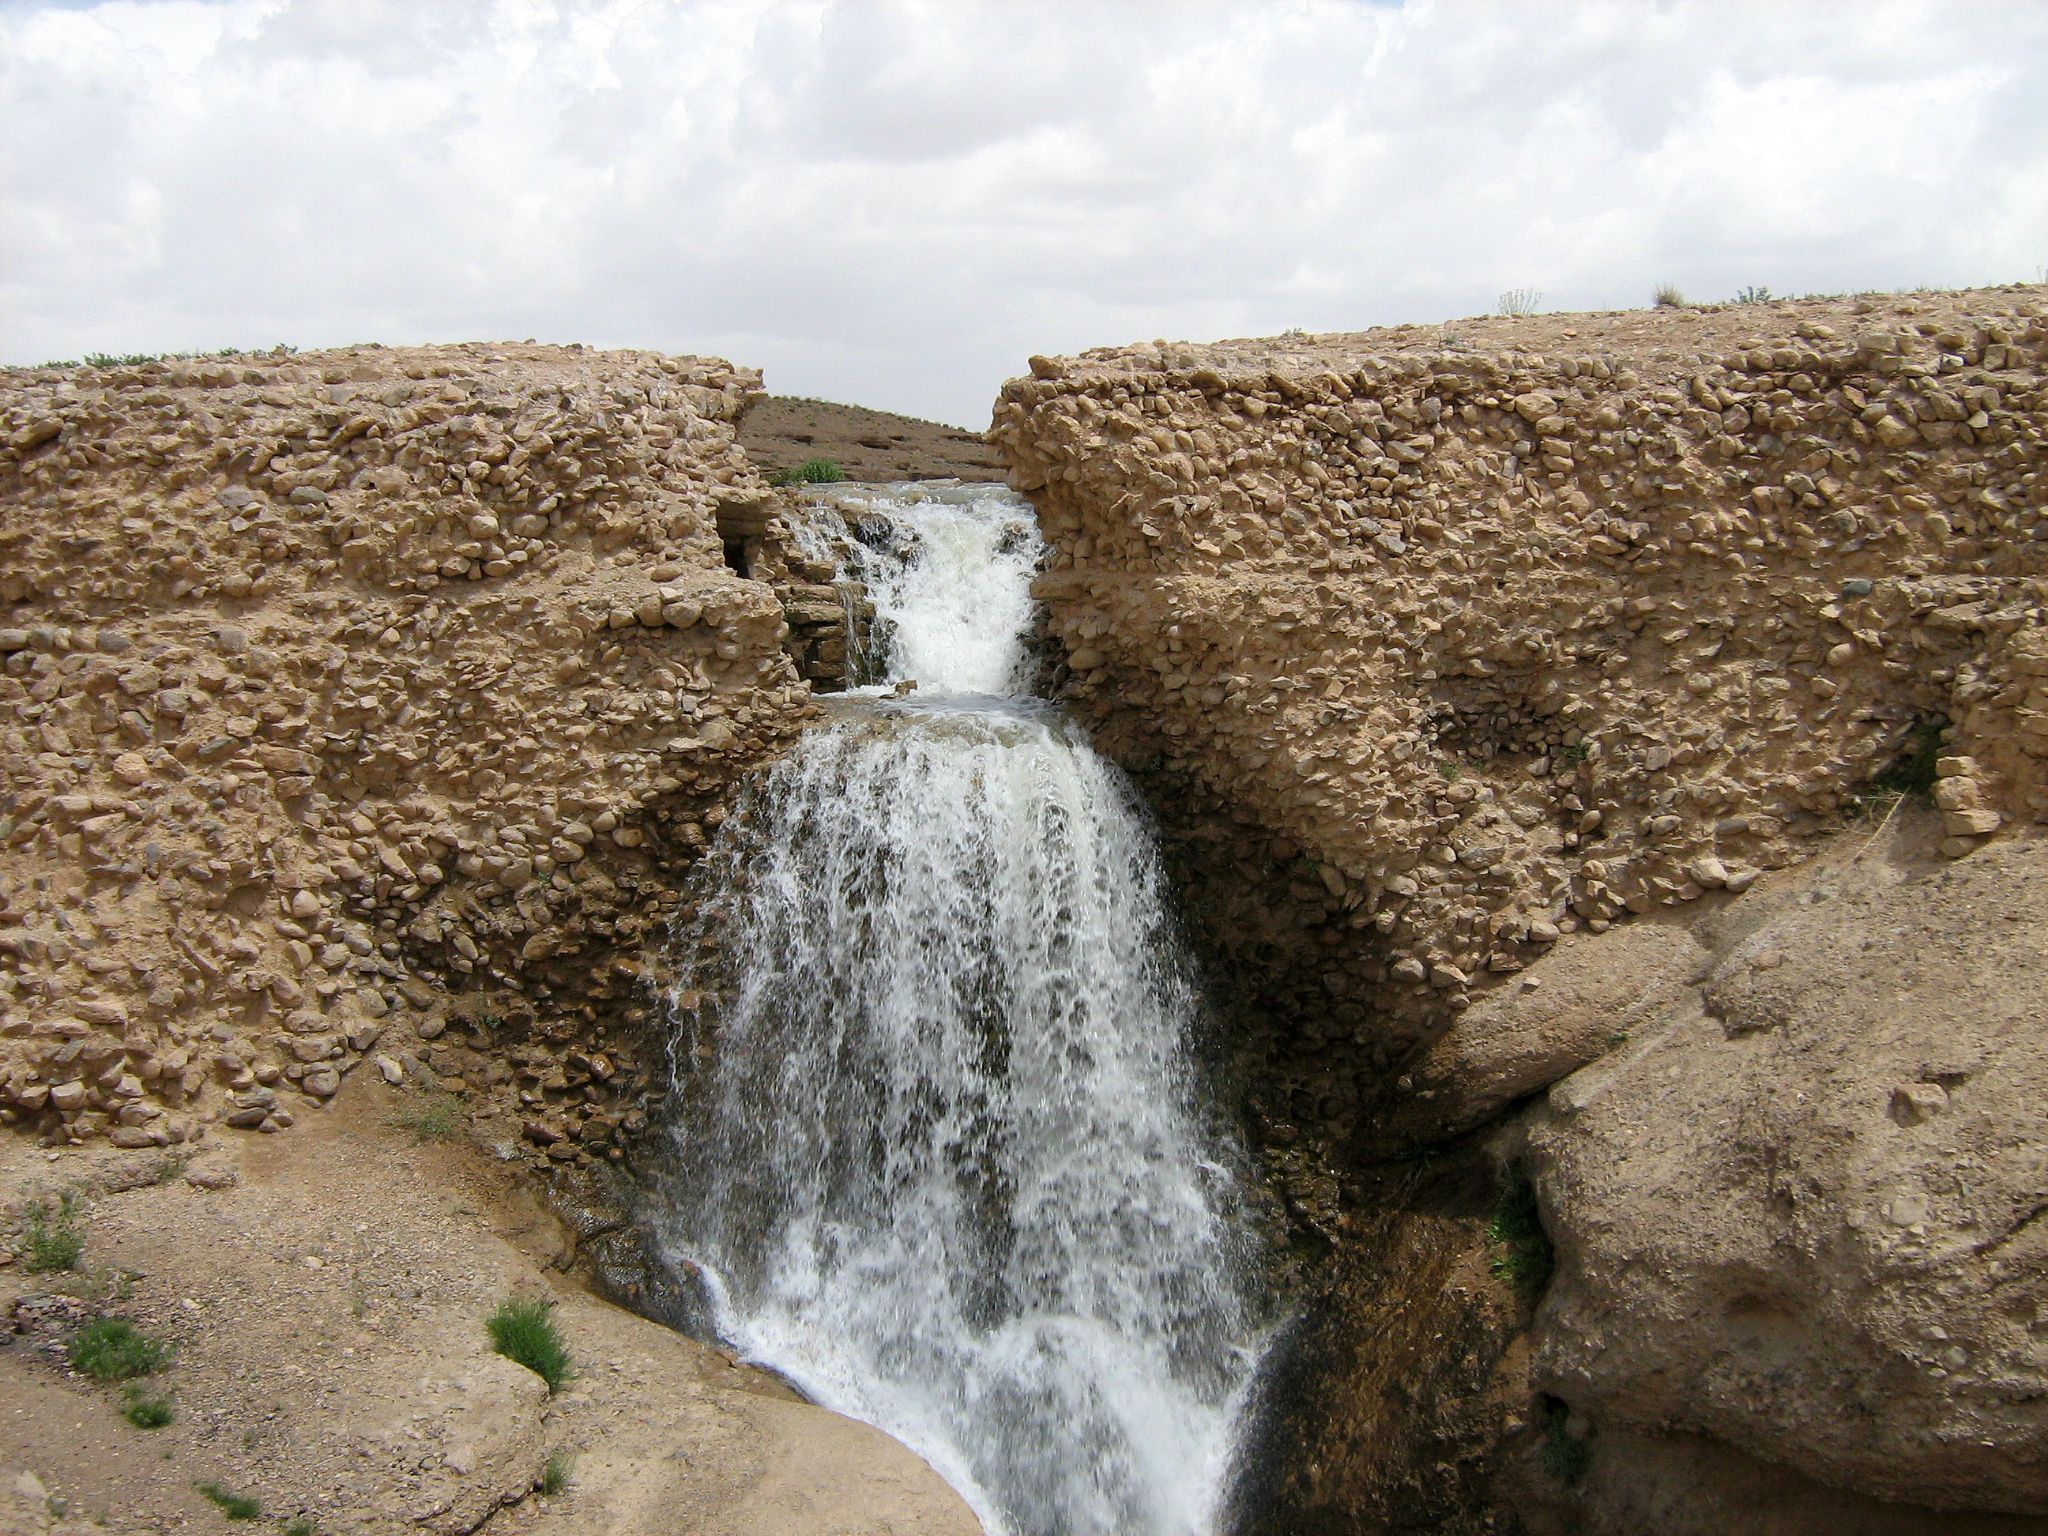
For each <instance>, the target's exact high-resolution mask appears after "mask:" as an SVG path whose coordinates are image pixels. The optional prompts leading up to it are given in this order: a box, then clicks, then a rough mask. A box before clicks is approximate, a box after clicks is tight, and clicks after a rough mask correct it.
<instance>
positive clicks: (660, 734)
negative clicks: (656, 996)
mask: <svg viewBox="0 0 2048 1536" xmlns="http://www.w3.org/2000/svg"><path fill="white" fill-rule="evenodd" d="M757 392H758V380H757V378H756V376H755V375H754V374H752V373H749V372H746V371H743V370H739V369H735V368H732V367H731V366H729V365H727V364H725V363H721V362H717V361H706V360H702V359H697V358H687V357H665V356H661V355H659V354H654V353H616V352H614V353H607V352H592V351H588V350H584V349H581V348H553V347H533V346H505V347H486V346H461V347H432V348H420V349H412V350H387V349H382V348H375V347H365V348H353V349H350V350H347V351H340V352H326V353H313V354H305V355H296V356H294V355H280V356H269V355H265V356H241V357H222V358H205V359H197V360H190V361H165V362H157V363H149V364H143V365H139V366H123V367H113V368H98V369H91V368H87V369H80V368H62V369H54V368H52V369H33V370H12V371H9V372H6V373H4V374H0V505H4V509H5V516H4V520H0V706H4V707H0V1120H5V1121H7V1122H10V1123H13V1124H17V1125H21V1126H24V1127H27V1128H33V1129H36V1130H38V1131H40V1132H42V1133H43V1134H46V1135H51V1136H61V1137H82V1136H92V1135H98V1134H111V1135H112V1136H113V1137H114V1138H115V1139H116V1140H119V1141H123V1142H127V1143H130V1144H135V1145H144V1144H149V1143H161V1142H164V1141H172V1140H180V1139H184V1138H185V1137H187V1136H188V1135H190V1134H193V1133H194V1132H195V1131H196V1130H197V1129H198V1128H199V1127H201V1126H203V1125H204V1124H205V1123H207V1122H208V1121H212V1120H218V1119H225V1120H226V1121H227V1122H229V1123H230V1124H234V1125H245V1126H251V1127H256V1126H260V1127H263V1128H267V1129H277V1128H280V1127H282V1126H286V1125H289V1124H290V1123H291V1121H292V1119H293V1117H294V1115H295V1114H298V1113H303V1112H304V1111H305V1110H306V1108H307V1107H309V1105H311V1104H314V1103H318V1102H321V1101H324V1100H325V1099H326V1098H328V1097H330V1096H331V1095H333V1094H334V1093H335V1092H336V1091H337V1089H338V1088H339V1086H340V1083H341V1081H342V1079H343V1077H344V1076H345V1075H346V1074H348V1073H349V1072H351V1071H353V1070H356V1069H357V1068H358V1067H359V1066H360V1065H362V1064H364V1063H367V1062H372V1061H375V1062H376V1063H377V1070H378V1071H379V1072H380V1073H382V1074H384V1075H385V1076H387V1077H393V1078H408V1079H417V1078H420V1077H422V1076H423V1075H424V1072H432V1073H433V1074H434V1075H435V1076H438V1077H453V1078H461V1079H467V1080H469V1085H470V1086H472V1087H476V1088H481V1089H486V1090H489V1091H490V1092H492V1093H493V1094H496V1095H498V1096H499V1097H501V1098H503V1099H504V1101H505V1103H506V1105H507V1107H508V1110H510V1111H513V1112H523V1119H524V1121H525V1122H526V1129H527V1132H528V1134H527V1135H526V1136H525V1137H524V1138H523V1139H520V1140H518V1141H516V1142H515V1144H520V1145H524V1146H526V1147H528V1148H530V1149H532V1150H533V1151H534V1152H535V1153H536V1154H541V1153H543V1152H544V1153H545V1155H548V1156H551V1157H552V1158H553V1159H555V1160H557V1161H576V1160H588V1159H589V1158H590V1157H592V1156H602V1155H605V1153H606V1151H607V1149H608V1148H610V1147H612V1146H613V1145H615V1138H616V1137H617V1135H618V1134H619V1132H620V1130H621V1128H622V1126H623V1125H624V1124H625V1122H626V1121H627V1120H629V1119H630V1118H632V1117H633V1116H635V1115H636V1114H637V1113H639V1111H638V1109H637V1096H638V1092H639V1089H640V1088H641V1087H644V1086H645V1085H646V1083H647V1082H648V1079H647V1078H646V1077H645V1073H644V1070H643V1066H642V1064H641V1063H640V1062H639V1061H638V1060H637V1059H635V1058H634V1057H633V1055H632V1050H633V1047H632V1046H631V1043H630V1041H629V1040H628V1039H627V1038H626V1036H625V1035H623V1034H617V1032H616V1031H615V1030H614V1029H613V1026H614V1025H618V1026H623V1025H625V1024H629V1023H630V1022H631V1016H632V1015H633V1013H635V1012H636V1011H638V1010H642V1009H643V1007H644V999H640V998H639V986H638V983H637V980H636V976H637V966H636V965H635V964H634V963H633V962H634V959H635V952H636V950H637V947H638V935H639V933H640V932H641V931H642V930H643V929H644V928H645V927H646V926H648V925H649V924H650V923H654V924H660V923H663V922H665V921H666V919H667V915H668V913H669V912H670V911H671V910H672V909H673V905H674V901H675V888H676V884H677V882H678V880H679V879H680V878H681V875H682V873H683V872H684V871H686V870H687V868H688V865H689V863H690V862H691V860H692V859H693V858H694V857H695V855H696V852H697V851H698V850H699V849H701V848H702V847H703V846H704V844H705V843H706V841H707V828H708V827H710V826H712V825H713V824H715V821H716V818H717V815H718V807H719V805H720V803H721V801H722V799H723V796H724V794H725V791H726V789H727V788H728V787H729V786H730V785H731V784H732V783H733V782H734V781H735V780H736V779H737V778H738V777H739V776H740V775H741V774H742V773H743V772H745V771H746V770H747V769H748V768H749V767H751V766H753V765H754V764H756V763H758V762H760V761H762V760H763V759H764V758H765V757H768V756H770V755H772V754H773V753H774V752H776V751H777V750H779V749H780V747H781V746H782V745H784V744H786V742H787V741H788V740H789V739H791V738H792V737H793V735H794V734H795V732H796V730H797V729H798V727H799V726H800V724H801V723H802V721H803V720H804V719H805V718H806V717H807V715H808V713H809V711H810V708H811V706H810V702H809V687H808V685H807V683H805V682H804V681H802V680H800V679H799V677H798V676H797V671H796V667H797V664H798V663H799V662H803V663H804V664H805V665H806V666H807V667H809V666H813V664H814V663H815V662H816V660H817V658H816V657H815V656H813V655H811V654H809V653H807V652H805V651H804V650H803V648H802V647H801V646H799V645H797V644H795V643H793V642H792V641H788V640H786V638H785V637H786V627H785V622H784V614H785V607H786V606H788V605H789V604H790V603H792V602H794V601H796V600H797V599H800V597H801V595H802V590H803V588H804V578H805V572H804V571H803V570H802V569H801V566H802V562H801V560H800V558H797V557H795V556H793V555H790V554H789V553H788V552H786V551H784V550H782V549H781V547H780V545H779V543H778V540H777V538H776V531H777V528H778V527H779V523H778V519H777V518H776V516H775V512H776V505H777V504H776V503H775V502H774V500H773V493H771V492H770V491H769V490H768V488H767V486H766V485H765V484H764V483H763V482H762V481H761V480H760V478H759V476H758V475H757V474H756V473H755V472H754V470H753V468H752V467H751V466H750V465H749V464H748V462H747V461H746V459H745V457H744V456H743V455H742V454H741V453H740V452H739V450H738V449H737V448H736V447H735V445H734V440H733V422H734V420H735V418H736V417H737V415H738V414H739V412H740V411H741V410H742V408H743V407H744V406H745V404H746V403H747V401H748V400H749V399H750V398H751V397H752V396H753V395H754V394H755V393H757ZM827 595H828V596H829V595H830V594H829V589H827ZM836 611H837V610H836V608H835V609H834V610H833V613H832V614H826V615H822V616H820V617H818V619H817V623H816V624H814V625H812V626H811V628H810V629H809V630H807V631H806V633H807V634H810V635H812V636H813V637H818V638H820V640H821V644H822V643H823V640H824V639H825V638H828V637H825V629H826V628H829V627H830V626H831V625H834V624H837V623H838V622H839V621H838V619H837V618H836V617H835V616H834V615H836ZM820 626H823V627H822V628H821V627H820ZM615 958H616V959H617V960H618V961H619V962H620V963H619V964H618V965H616V966H615V965H614V963H613V961H614V959H615ZM451 993H466V994H472V995H473V996H474V997H475V999H476V1001H475V1002H474V1003H464V1004H463V1005H462V1007H461V1008H458V1009H456V1010H455V1019H454V1025H455V1027H453V1028H449V1027H448V1025H449V1019H448V1016H447V1015H448V1008H447V1004H448V1001H449V997H450V995H451ZM479 1020H483V1021H486V1022H484V1023H479V1022H478V1021H479ZM600 1020H601V1021H602V1027H599V1023H598V1021H600ZM615 1035H616V1038H614V1036H615ZM571 1041H573V1042H574V1043H575V1044H576V1045H577V1046H578V1047H579V1054H578V1055H577V1056H576V1058H575V1059H574V1060H569V1059H567V1058H566V1057H565V1055H564V1050H565V1049H566V1046H567V1044H568V1043H569V1042H571ZM528 1044H532V1045H535V1046H538V1047H542V1048H543V1049H540V1050H538V1051H537V1053H536V1054H534V1055H533V1056H532V1057H531V1059H524V1058H520V1057H519V1052H520V1051H521V1050H522V1049H524V1047H525V1046H526V1045H528ZM508 1058H511V1059H508ZM408 1062H410V1063H411V1065H408ZM515 1071H516V1072H517V1073H518V1074H521V1081H520V1082H519V1083H518V1084H517V1085H516V1086H517V1087H518V1089H519V1090H520V1091H521V1092H523V1094H524V1097H523V1098H520V1097H516V1096H515V1094H514V1091H513V1090H514V1086H515V1085H514V1083H513V1078H514V1073H515Z"/></svg>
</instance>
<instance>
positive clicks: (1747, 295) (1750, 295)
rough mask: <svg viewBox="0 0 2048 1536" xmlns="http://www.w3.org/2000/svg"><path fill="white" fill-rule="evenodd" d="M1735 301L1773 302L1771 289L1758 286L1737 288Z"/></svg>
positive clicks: (1748, 302)
mask: <svg viewBox="0 0 2048 1536" xmlns="http://www.w3.org/2000/svg"><path fill="white" fill-rule="evenodd" d="M1735 302H1736V303H1738V304H1768V303H1770V302H1771V290H1770V289H1768V288H1756V287H1751V288H1741V289H1737V290H1736V294H1735Z"/></svg>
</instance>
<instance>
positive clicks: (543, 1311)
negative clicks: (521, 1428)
mask: <svg viewBox="0 0 2048 1536" xmlns="http://www.w3.org/2000/svg"><path fill="white" fill-rule="evenodd" d="M484 1326H485V1328H487V1329H488V1330H489V1331H490V1335H491V1348H492V1349H495V1350H496V1351H497V1352H498V1353H499V1354H501V1355H503V1356H504V1357H505V1358H506V1359H507V1360H513V1361H516V1362H518V1363H519V1364H520V1365H523V1366H525V1367H526V1368H527V1369H528V1370H529V1371H531V1372H533V1374H534V1375H536V1376H538V1377H539V1378H540V1379H541V1380H542V1381H544V1382H546V1383H547V1384H548V1391H550V1392H559V1391H561V1390H562V1383H563V1382H565V1381H567V1380H568V1379H569V1351H568V1350H567V1349H566V1348H564V1347H563V1344H562V1332H561V1329H559V1328H558V1327H556V1326H555V1304H554V1303H553V1302H551V1301H520V1300H518V1299H516V1298H515V1299H513V1300H510V1301H506V1302H503V1303H501V1304H500V1305H499V1307H498V1310H497V1311H495V1312H493V1313H492V1314H491V1315H490V1317H489V1318H488V1319H487V1320H486V1321H485V1323H484Z"/></svg>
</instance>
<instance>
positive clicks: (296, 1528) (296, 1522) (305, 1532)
mask: <svg viewBox="0 0 2048 1536" xmlns="http://www.w3.org/2000/svg"><path fill="white" fill-rule="evenodd" d="M284 1536H320V1527H319V1526H317V1525H315V1524H314V1523H313V1517H312V1516H311V1515H293V1516H292V1517H291V1519H289V1520H287V1521H285V1523H284Z"/></svg>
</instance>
